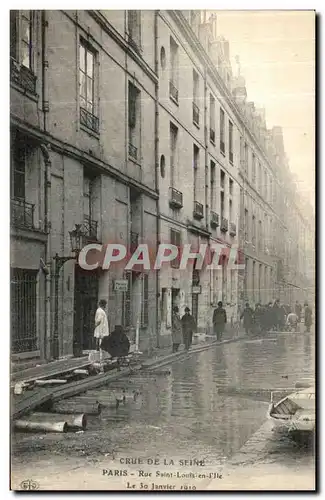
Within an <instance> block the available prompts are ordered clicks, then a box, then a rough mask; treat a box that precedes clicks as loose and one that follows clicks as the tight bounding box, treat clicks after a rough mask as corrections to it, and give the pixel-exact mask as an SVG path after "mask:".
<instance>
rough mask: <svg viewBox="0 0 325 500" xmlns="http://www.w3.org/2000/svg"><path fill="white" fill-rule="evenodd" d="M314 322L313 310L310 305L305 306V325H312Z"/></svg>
mask: <svg viewBox="0 0 325 500" xmlns="http://www.w3.org/2000/svg"><path fill="white" fill-rule="evenodd" d="M311 324H312V311H311V308H310V307H309V306H307V307H305V325H306V326H311Z"/></svg>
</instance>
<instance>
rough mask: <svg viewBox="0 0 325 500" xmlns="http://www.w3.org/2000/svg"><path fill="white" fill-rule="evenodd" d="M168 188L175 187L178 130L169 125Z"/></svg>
mask: <svg viewBox="0 0 325 500" xmlns="http://www.w3.org/2000/svg"><path fill="white" fill-rule="evenodd" d="M169 133H170V186H171V187H175V175H176V172H177V137H178V128H177V127H175V125H174V124H173V123H171V124H170V131H169Z"/></svg>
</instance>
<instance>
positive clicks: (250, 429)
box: [89, 334, 314, 461]
mask: <svg viewBox="0 0 325 500" xmlns="http://www.w3.org/2000/svg"><path fill="white" fill-rule="evenodd" d="M170 371H171V373H170V375H158V374H156V375H155V374H153V376H152V377H144V376H141V374H136V375H134V376H133V377H132V381H133V382H134V383H133V384H132V388H136V387H139V388H140V387H141V389H140V390H141V397H140V398H139V400H138V401H136V402H135V403H129V404H126V405H125V407H123V406H122V407H120V408H119V410H118V412H117V413H116V411H115V410H114V409H105V411H104V412H103V415H102V418H101V420H100V421H99V420H98V419H97V421H96V422H97V429H98V430H99V431H100V430H102V429H103V428H104V427H105V426H106V427H107V426H108V425H109V427H110V429H111V428H112V425H114V424H113V421H114V415H119V419H120V418H121V419H122V421H119V422H118V423H117V424H116V425H118V426H121V425H122V426H123V425H126V424H128V426H127V429H128V430H129V432H131V431H132V429H131V430H130V427H129V426H130V425H131V424H132V426H134V429H136V432H137V433H138V434H139V441H141V439H146V440H147V439H148V442H150V439H151V445H152V447H153V449H156V450H157V452H158V451H159V452H162V451H163V450H164V449H165V450H169V451H170V450H171V449H172V450H173V454H174V455H175V456H176V455H177V453H181V452H183V453H184V450H188V451H187V452H188V453H191V455H194V454H195V452H196V451H197V452H198V453H199V452H200V450H201V451H202V450H205V452H207V453H210V454H213V456H214V458H215V460H219V461H220V460H222V459H223V457H227V456H230V455H233V454H234V453H235V452H236V451H238V450H239V449H240V448H241V447H242V446H243V444H244V443H245V442H246V441H247V440H248V439H249V437H250V436H251V435H252V434H253V433H254V432H256V430H257V429H258V428H259V427H260V426H261V425H262V424H263V422H264V421H265V419H266V409H267V403H265V402H260V401H255V400H253V399H245V398H239V397H229V396H227V395H224V394H219V393H218V391H217V390H216V386H217V385H230V386H236V387H237V386H238V387H243V388H276V387H284V386H287V387H288V386H291V387H292V386H293V385H294V384H295V382H296V381H297V380H299V379H300V378H302V377H307V376H309V377H310V376H313V373H314V344H313V342H312V341H311V339H310V337H309V336H305V335H302V334H299V335H298V334H297V335H296V334H292V335H278V336H277V337H276V336H275V335H273V336H272V339H267V338H266V339H263V340H262V342H258V343H257V342H256V343H246V342H238V343H234V344H226V345H223V346H219V347H214V348H211V349H209V350H207V351H203V352H200V353H198V354H193V355H189V356H188V357H186V358H183V359H181V360H179V361H177V362H174V363H173V364H172V365H170ZM283 377H288V378H283ZM110 390H111V389H110V387H109V386H108V387H107V388H105V389H103V393H104V392H105V391H106V392H109V391H110ZM89 394H91V391H89ZM123 419H124V421H123ZM99 422H100V423H99ZM95 425H96V424H95ZM133 432H135V431H133ZM154 432H156V433H158V435H159V440H158V437H157V436H158V435H157V434H155V436H152V437H151V438H150V437H149V436H151V434H152V433H154ZM150 433H151V434H150ZM143 436H145V437H143ZM157 440H158V441H157ZM146 443H147V441H146ZM146 447H147V444H146Z"/></svg>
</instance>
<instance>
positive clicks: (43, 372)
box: [11, 358, 91, 387]
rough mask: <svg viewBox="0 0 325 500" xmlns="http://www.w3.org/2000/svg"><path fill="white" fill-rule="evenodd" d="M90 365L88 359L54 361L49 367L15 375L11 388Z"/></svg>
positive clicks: (43, 366)
mask: <svg viewBox="0 0 325 500" xmlns="http://www.w3.org/2000/svg"><path fill="white" fill-rule="evenodd" d="M50 365H53V366H50ZM90 365H91V363H90V362H89V361H88V358H77V359H76V358H72V359H68V360H64V362H63V361H62V362H60V361H54V362H53V363H48V364H47V365H41V366H37V367H34V368H30V369H28V370H24V371H23V372H17V373H13V374H12V377H11V387H13V386H14V385H15V384H16V383H17V382H22V381H24V382H34V381H35V380H40V379H44V378H48V377H54V376H56V375H64V374H65V373H69V372H71V371H73V370H76V369H82V368H87V367H89V366H90Z"/></svg>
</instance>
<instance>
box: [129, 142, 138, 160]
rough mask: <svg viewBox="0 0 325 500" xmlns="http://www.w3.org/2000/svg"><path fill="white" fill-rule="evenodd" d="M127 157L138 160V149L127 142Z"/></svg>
mask: <svg viewBox="0 0 325 500" xmlns="http://www.w3.org/2000/svg"><path fill="white" fill-rule="evenodd" d="M129 156H131V158H134V160H137V159H138V148H137V147H136V146H134V145H133V144H132V143H131V142H129Z"/></svg>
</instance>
